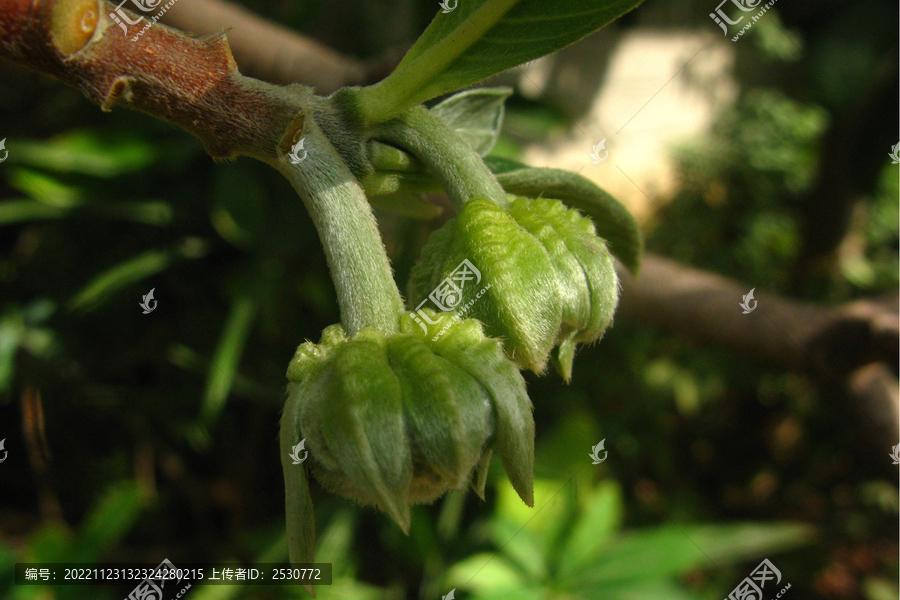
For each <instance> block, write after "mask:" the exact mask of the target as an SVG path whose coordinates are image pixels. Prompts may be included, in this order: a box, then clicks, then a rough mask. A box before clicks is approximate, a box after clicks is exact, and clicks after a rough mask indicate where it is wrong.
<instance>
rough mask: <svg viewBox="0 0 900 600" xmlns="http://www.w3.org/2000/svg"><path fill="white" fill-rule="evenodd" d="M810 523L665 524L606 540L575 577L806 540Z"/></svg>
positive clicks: (597, 578) (689, 563)
mask: <svg viewBox="0 0 900 600" xmlns="http://www.w3.org/2000/svg"><path fill="white" fill-rule="evenodd" d="M811 537H812V529H811V528H810V527H808V526H806V525H797V524H781V523H779V524H774V525H768V524H756V523H747V524H737V525H735V524H728V525H685V526H678V525H664V526H662V527H659V528H656V529H650V530H646V531H639V532H634V533H629V534H626V535H623V536H621V537H619V538H616V539H612V540H609V541H607V543H606V544H605V546H604V547H603V548H602V551H598V552H597V554H596V557H595V558H594V559H592V560H590V561H587V562H585V563H584V564H583V565H582V566H581V567H580V568H578V569H577V573H573V574H572V578H571V581H572V582H577V583H580V584H585V585H593V584H599V583H602V582H607V583H613V582H620V583H621V582H625V581H645V580H651V579H662V578H666V577H675V576H678V575H681V574H684V573H686V572H688V571H690V570H692V569H696V568H700V567H715V566H721V565H722V564H728V563H733V562H737V561H739V560H745V559H751V558H760V559H762V558H765V554H768V553H773V552H777V551H779V550H785V549H788V548H794V547H796V546H800V545H802V544H804V543H807V542H808V541H809V540H810V539H811Z"/></svg>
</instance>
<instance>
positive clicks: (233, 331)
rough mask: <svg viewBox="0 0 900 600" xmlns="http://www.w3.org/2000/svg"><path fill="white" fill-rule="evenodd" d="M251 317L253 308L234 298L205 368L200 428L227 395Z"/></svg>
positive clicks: (244, 299) (215, 413) (216, 412)
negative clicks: (214, 348) (212, 354)
mask: <svg viewBox="0 0 900 600" xmlns="http://www.w3.org/2000/svg"><path fill="white" fill-rule="evenodd" d="M255 315H256V306H255V305H254V303H253V300H251V299H250V298H249V297H247V296H242V297H240V298H238V299H237V300H236V301H235V303H234V304H233V305H232V306H231V312H230V313H229V315H228V320H227V321H226V322H225V327H224V328H223V329H222V337H221V338H220V339H219V345H218V346H217V347H216V353H215V355H214V356H213V359H212V362H211V363H210V365H209V375H208V376H207V379H206V391H205V393H204V394H203V406H202V408H201V409H200V420H201V422H202V424H203V425H204V426H207V427H208V426H209V425H210V424H212V423H213V422H214V421H215V420H216V417H218V416H219V413H220V412H221V411H222V407H223V406H224V405H225V399H226V398H228V394H229V393H230V392H231V384H232V382H233V381H234V376H235V373H236V372H237V366H238V363H239V362H240V360H241V355H242V354H243V351H244V343H245V342H246V341H247V336H249V335H250V326H251V325H252V324H253V317H254V316H255Z"/></svg>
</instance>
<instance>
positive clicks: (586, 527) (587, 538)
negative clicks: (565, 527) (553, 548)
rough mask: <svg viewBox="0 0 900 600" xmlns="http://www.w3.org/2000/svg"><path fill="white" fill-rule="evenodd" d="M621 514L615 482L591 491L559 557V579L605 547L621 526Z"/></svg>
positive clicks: (621, 508) (619, 496) (605, 483)
mask: <svg viewBox="0 0 900 600" xmlns="http://www.w3.org/2000/svg"><path fill="white" fill-rule="evenodd" d="M622 512H623V502H622V495H621V492H620V491H619V486H618V485H616V484H615V483H614V482H611V481H607V482H603V483H601V484H600V485H599V486H597V488H596V489H594V490H593V491H592V493H591V495H590V497H589V498H588V499H587V502H586V503H585V505H584V508H583V509H582V511H581V514H580V515H579V516H578V519H577V520H576V522H575V525H574V526H573V527H572V533H571V535H570V536H569V538H568V539H567V540H566V543H565V545H564V547H563V550H562V552H561V553H560V559H559V564H558V567H557V569H558V572H559V575H560V577H563V578H565V577H566V576H567V575H568V574H569V573H571V572H572V571H573V570H574V568H575V567H576V566H577V565H580V564H583V563H584V562H586V561H587V560H588V559H589V558H591V557H592V556H593V555H594V554H595V553H596V551H597V549H598V548H602V547H603V544H604V543H605V542H606V541H607V540H608V539H609V538H610V537H611V536H612V535H613V534H614V533H615V532H616V531H617V530H618V528H619V526H620V525H621V522H622Z"/></svg>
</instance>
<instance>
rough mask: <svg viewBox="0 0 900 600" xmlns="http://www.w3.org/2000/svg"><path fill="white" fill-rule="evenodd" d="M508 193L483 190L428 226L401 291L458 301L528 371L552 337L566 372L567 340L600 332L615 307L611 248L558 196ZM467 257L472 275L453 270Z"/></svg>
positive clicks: (571, 346) (538, 365) (539, 363)
mask: <svg viewBox="0 0 900 600" xmlns="http://www.w3.org/2000/svg"><path fill="white" fill-rule="evenodd" d="M511 200H512V202H511V203H510V205H509V206H508V207H507V208H501V207H499V206H497V205H496V204H494V203H493V202H491V201H489V200H484V199H473V200H469V201H468V202H466V203H465V204H464V205H463V208H462V210H461V211H460V213H459V215H458V216H457V217H456V218H455V219H452V220H450V221H448V222H447V223H446V224H445V225H444V226H443V227H442V228H441V229H439V230H438V231H436V232H434V233H433V234H432V236H431V239H430V240H429V242H428V244H427V245H426V246H425V248H424V249H423V251H422V258H421V259H420V261H419V263H418V264H417V265H416V266H415V268H414V269H413V272H412V275H411V278H410V289H409V292H410V293H409V295H410V298H411V299H412V300H413V301H414V303H416V304H418V303H420V302H421V303H425V302H426V300H428V299H430V300H431V301H433V302H435V304H436V305H437V306H438V308H445V307H449V308H458V307H462V308H459V310H461V311H464V312H465V315H466V317H474V318H476V319H478V320H480V321H481V322H482V323H484V327H485V332H486V333H487V334H488V335H490V336H493V337H498V338H501V339H502V341H503V344H504V348H505V350H506V353H507V354H508V355H509V356H510V358H512V360H514V361H515V362H516V363H517V364H519V366H521V367H522V368H527V369H531V370H533V371H534V372H535V373H541V372H542V371H543V370H544V368H545V366H546V362H547V358H548V356H549V353H550V350H551V349H552V348H553V347H554V346H556V345H559V353H558V356H557V361H556V366H557V368H558V370H559V371H560V373H561V374H562V376H563V377H564V378H565V379H566V380H568V379H569V378H570V377H571V373H572V360H573V358H574V353H575V345H576V344H577V343H578V342H591V341H595V340H597V339H599V338H600V337H601V336H602V335H603V332H604V330H605V329H606V328H607V327H608V326H609V323H610V322H611V320H612V316H613V313H614V312H615V308H616V304H617V302H618V295H619V286H618V278H617V276H616V272H615V268H614V265H613V260H612V256H611V254H610V253H609V251H608V249H607V247H606V243H605V242H604V241H603V240H602V239H600V238H599V237H597V234H596V230H595V228H594V224H593V222H592V221H591V220H590V219H589V218H587V217H585V216H583V215H582V214H581V213H579V212H578V211H577V210H575V209H570V208H567V207H566V206H565V205H564V204H563V203H562V202H560V201H558V200H544V199H538V200H530V199H527V198H515V197H511ZM466 260H467V261H469V263H470V265H471V266H472V267H474V271H475V274H476V275H478V276H479V277H477V284H475V282H474V281H471V280H468V279H464V278H461V277H460V271H459V268H460V265H463V264H465V263H464V262H463V261H466ZM463 274H465V273H463ZM473 279H474V278H473ZM473 284H475V285H473ZM485 288H487V289H486V291H485ZM448 290H449V291H450V292H451V294H450V295H448V294H447V293H446V292H447V291H448ZM445 300H447V301H445ZM419 306H421V304H419Z"/></svg>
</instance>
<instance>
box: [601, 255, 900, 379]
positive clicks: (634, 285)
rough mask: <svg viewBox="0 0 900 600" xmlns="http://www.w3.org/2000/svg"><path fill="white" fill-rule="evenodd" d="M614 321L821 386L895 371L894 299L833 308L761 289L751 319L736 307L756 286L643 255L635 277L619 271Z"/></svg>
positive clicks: (898, 335)
mask: <svg viewBox="0 0 900 600" xmlns="http://www.w3.org/2000/svg"><path fill="white" fill-rule="evenodd" d="M619 274H620V278H621V281H622V287H623V290H622V299H621V301H620V303H619V312H618V313H617V316H620V317H622V318H625V319H631V320H635V321H640V322H642V323H650V324H653V325H656V326H658V327H660V328H663V329H666V330H668V331H671V332H674V333H676V334H679V335H680V336H682V337H685V338H687V339H689V340H692V341H694V342H697V343H698V344H703V345H714V346H721V347H724V348H727V349H728V350H730V351H733V352H735V353H738V354H740V355H742V356H746V357H748V358H753V359H757V360H762V361H765V362H769V363H771V364H775V365H778V366H780V367H784V368H788V369H795V370H799V371H806V372H808V373H810V374H812V375H815V376H816V377H817V378H819V379H820V380H823V381H836V380H840V379H843V378H844V377H845V376H847V375H848V374H849V373H850V372H852V371H854V370H855V369H857V368H858V367H861V366H864V365H867V364H870V363H873V362H877V361H884V362H886V363H887V364H889V365H896V364H897V361H898V339H900V319H898V316H897V309H898V298H897V296H893V297H891V298H888V299H885V300H884V301H881V302H877V301H872V300H861V301H856V302H850V303H847V304H843V305H840V306H835V307H823V306H821V305H816V304H810V303H802V302H796V301H794V300H789V299H787V298H783V297H780V296H777V295H774V294H768V293H766V292H762V291H760V290H758V289H757V290H756V292H755V293H754V295H755V297H756V300H757V302H758V304H757V305H756V308H755V309H754V310H753V311H752V312H751V313H749V314H743V311H742V310H741V308H740V306H739V305H738V304H739V303H740V302H741V300H742V298H743V295H744V294H746V293H747V292H749V291H750V288H752V287H754V286H753V285H751V284H743V283H740V282H738V281H735V280H732V279H728V278H726V277H722V276H719V275H715V274H712V273H707V272H704V271H699V270H697V269H693V268H690V267H685V266H682V265H679V264H678V263H675V262H673V261H671V260H668V259H665V258H661V257H658V256H654V255H652V254H647V255H645V256H644V258H643V263H642V267H641V272H640V274H639V275H638V277H636V278H634V277H632V276H631V275H629V274H628V272H627V271H625V270H624V269H622V270H620V273H619Z"/></svg>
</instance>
